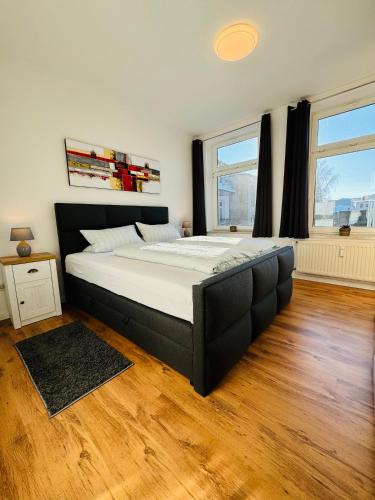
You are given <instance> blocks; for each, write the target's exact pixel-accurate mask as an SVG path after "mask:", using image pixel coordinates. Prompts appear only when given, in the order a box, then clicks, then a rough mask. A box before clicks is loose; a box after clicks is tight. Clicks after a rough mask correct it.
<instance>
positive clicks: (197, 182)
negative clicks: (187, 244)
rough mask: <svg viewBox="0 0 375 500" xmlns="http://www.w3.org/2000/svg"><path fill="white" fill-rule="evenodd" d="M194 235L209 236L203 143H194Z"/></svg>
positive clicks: (198, 141) (197, 141) (199, 141)
mask: <svg viewBox="0 0 375 500" xmlns="http://www.w3.org/2000/svg"><path fill="white" fill-rule="evenodd" d="M192 158H193V235H194V236H202V235H206V234H207V227H206V207H205V199H204V164H203V142H202V141H201V140H199V139H196V140H194V141H193V149H192Z"/></svg>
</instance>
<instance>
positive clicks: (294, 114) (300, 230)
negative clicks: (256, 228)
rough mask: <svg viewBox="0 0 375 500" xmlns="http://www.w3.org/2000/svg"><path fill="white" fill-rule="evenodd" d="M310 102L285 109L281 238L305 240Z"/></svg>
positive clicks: (306, 232) (307, 233)
mask: <svg viewBox="0 0 375 500" xmlns="http://www.w3.org/2000/svg"><path fill="white" fill-rule="evenodd" d="M309 135H310V103H309V102H308V101H301V102H299V103H298V104H297V107H296V108H292V107H291V106H289V107H288V122H287V132H286V146H285V167H284V190H283V203H282V208H281V221H280V236H281V237H285V236H286V237H289V238H308V237H309V229H308V159H309Z"/></svg>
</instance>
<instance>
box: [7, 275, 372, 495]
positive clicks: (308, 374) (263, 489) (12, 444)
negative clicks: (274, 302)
mask: <svg viewBox="0 0 375 500" xmlns="http://www.w3.org/2000/svg"><path fill="white" fill-rule="evenodd" d="M374 313H375V293H374V292H371V291H364V290H358V289H350V288H344V287H338V286H333V285H325V284H320V283H312V282H308V281H296V282H295V292H294V296H293V299H292V302H291V303H290V305H289V306H288V307H287V308H286V309H285V310H284V311H283V312H282V314H280V315H279V316H277V318H276V319H275V321H274V323H273V325H272V326H271V327H270V328H269V329H268V330H267V331H266V332H264V333H263V334H262V335H261V337H260V338H259V339H258V340H257V341H256V342H255V343H254V344H253V345H252V346H251V347H250V348H249V350H248V353H247V354H246V356H245V357H244V358H243V359H242V360H241V361H240V363H238V365H237V366H236V367H235V368H234V369H233V370H232V371H231V372H230V374H229V375H228V376H227V377H226V379H225V380H224V382H223V383H222V384H221V385H220V387H219V388H218V389H217V390H215V391H214V392H213V393H212V394H211V395H210V396H209V397H207V398H201V397H200V396H198V395H197V394H196V393H195V392H194V391H193V390H192V388H191V387H190V385H189V382H188V381H187V380H186V379H185V378H183V377H182V376H180V375H179V374H177V373H175V372H174V371H173V370H171V369H170V368H168V367H167V366H165V365H163V364H162V363H160V362H159V361H157V360H156V359H154V358H152V357H151V356H149V355H147V354H146V353H145V352H144V351H143V350H142V349H140V348H138V347H137V346H135V345H134V344H132V343H131V342H129V341H128V340H126V339H124V338H123V337H122V336H121V335H118V334H117V333H115V332H114V331H113V330H111V329H110V328H107V327H106V326H105V325H104V324H102V323H100V322H99V321H97V320H95V319H93V318H91V317H89V316H88V315H87V314H84V313H82V312H80V311H78V310H74V309H71V308H67V309H65V312H64V315H63V316H62V317H60V318H53V319H50V320H45V321H42V322H39V323H36V324H33V325H30V326H28V327H25V328H23V329H22V330H18V331H17V333H16V332H15V331H14V330H13V329H12V328H11V327H10V326H9V323H2V324H1V325H0V499H1V500H5V499H12V500H13V499H27V500H30V499H38V500H40V499H59V500H60V499H69V500H73V499H80V500H82V499H91V498H98V499H103V500H104V499H107V498H111V499H127V498H134V499H158V500H159V499H185V498H186V499H189V498H190V499H191V498H197V499H236V500H239V499H244V498H256V499H273V498H276V499H278V498H284V497H289V498H293V499H299V498H301V499H302V498H303V499H307V498H320V499H331V498H332V499H339V498H348V499H349V498H350V499H357V498H371V497H373V495H375V482H374V476H375V456H374V437H375V436H374V413H373V410H374V408H373V379H372V356H373V348H374ZM76 318H80V319H81V320H83V321H84V322H85V323H86V324H87V325H88V326H89V327H91V328H92V329H93V330H95V331H96V332H97V333H98V334H99V335H100V336H101V337H102V338H103V339H105V340H106V341H107V342H108V343H110V344H111V345H112V346H114V347H115V348H116V349H118V350H119V351H121V352H123V353H124V354H126V355H127V356H128V357H129V358H130V359H132V360H133V361H134V362H135V366H134V367H132V368H131V369H130V370H128V371H125V372H124V373H122V374H121V375H119V376H118V377H116V378H115V379H113V380H111V381H110V382H108V383H107V384H105V385H104V386H102V387H100V388H99V389H97V390H96V391H95V392H93V393H91V394H90V395H88V396H86V397H85V398H84V399H82V400H81V401H79V402H77V403H76V404H74V405H73V406H71V407H70V408H68V409H67V410H65V411H63V412H62V413H61V414H59V415H57V416H56V417H55V418H53V419H51V420H49V419H48V417H47V413H46V410H45V408H44V406H43V403H42V401H41V400H40V398H39V396H38V394H37V392H36V390H35V388H34V386H33V384H32V382H31V380H30V378H29V376H28V374H27V372H26V370H25V368H24V366H23V364H22V362H21V360H20V358H19V357H18V355H17V352H16V351H15V349H14V347H13V345H14V343H15V342H16V341H18V340H21V339H23V338H25V337H29V336H32V335H36V334H38V333H41V332H44V331H46V330H49V329H50V328H53V327H56V326H59V325H62V324H65V323H68V322H70V321H72V320H73V319H76Z"/></svg>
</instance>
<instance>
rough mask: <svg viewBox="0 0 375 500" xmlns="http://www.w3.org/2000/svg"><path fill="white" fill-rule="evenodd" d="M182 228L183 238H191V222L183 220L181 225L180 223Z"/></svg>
mask: <svg viewBox="0 0 375 500" xmlns="http://www.w3.org/2000/svg"><path fill="white" fill-rule="evenodd" d="M182 228H183V230H184V237H185V238H187V237H189V236H191V231H190V229H191V222H190V221H189V220H185V221H184V222H183V223H182Z"/></svg>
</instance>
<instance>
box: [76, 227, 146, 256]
mask: <svg viewBox="0 0 375 500" xmlns="http://www.w3.org/2000/svg"><path fill="white" fill-rule="evenodd" d="M80 232H81V234H83V236H84V237H85V238H86V240H87V241H88V242H89V243H90V247H87V248H86V249H85V251H86V252H93V253H99V252H112V250H114V249H115V248H118V247H121V246H122V245H130V244H134V243H142V240H141V238H140V237H139V236H138V234H137V232H136V230H135V227H134V226H122V227H113V228H109V229H81V230H80Z"/></svg>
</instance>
